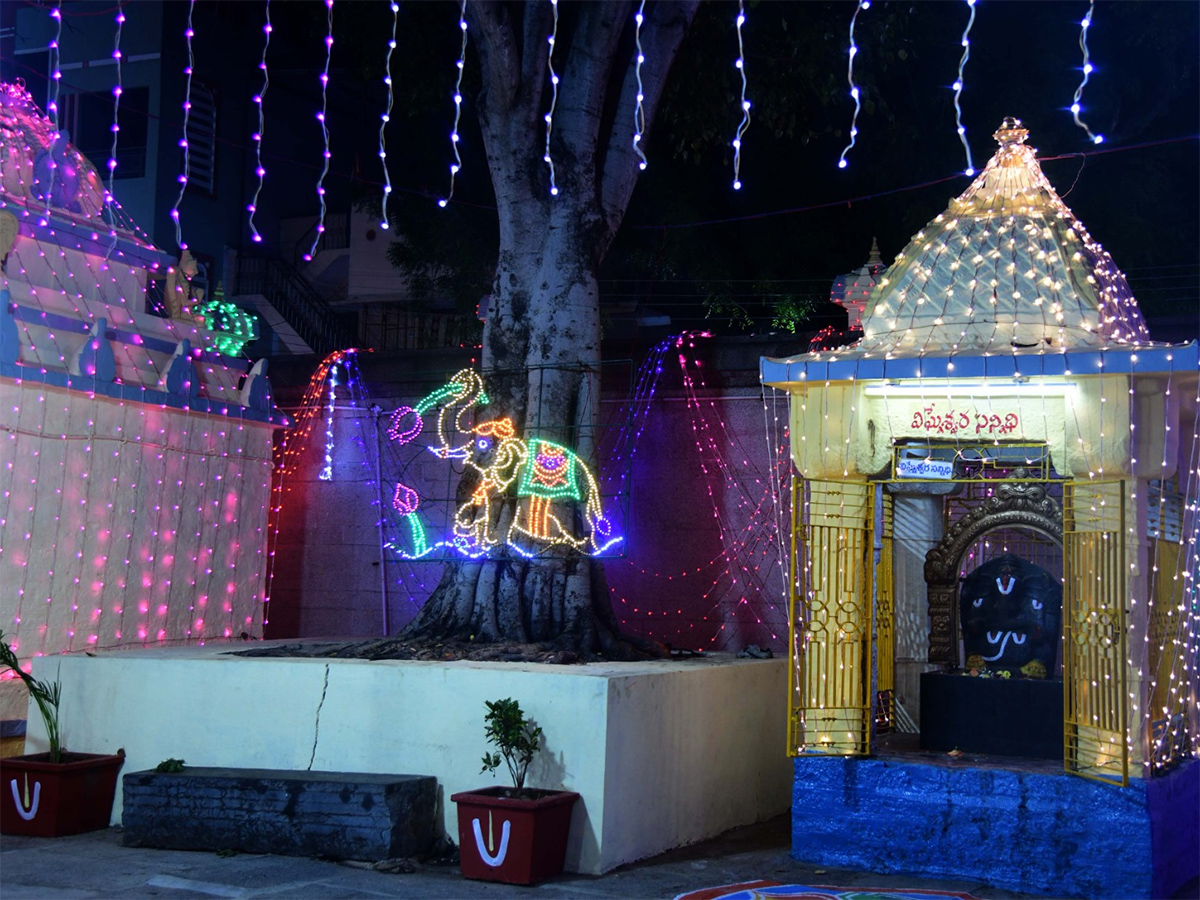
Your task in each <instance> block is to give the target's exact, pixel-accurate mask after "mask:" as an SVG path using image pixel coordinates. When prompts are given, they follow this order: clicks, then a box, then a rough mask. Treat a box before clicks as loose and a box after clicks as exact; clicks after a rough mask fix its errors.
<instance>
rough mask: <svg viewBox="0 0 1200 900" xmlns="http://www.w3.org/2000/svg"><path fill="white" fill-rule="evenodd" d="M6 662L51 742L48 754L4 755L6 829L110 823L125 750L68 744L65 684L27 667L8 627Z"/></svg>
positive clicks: (39, 832) (0, 805)
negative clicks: (61, 708)
mask: <svg viewBox="0 0 1200 900" xmlns="http://www.w3.org/2000/svg"><path fill="white" fill-rule="evenodd" d="M0 666H3V667H7V668H9V669H12V670H13V672H14V673H16V675H17V676H18V677H20V679H21V680H22V681H24V682H25V686H26V687H27V688H28V689H29V696H30V697H31V698H32V699H33V702H34V704H35V705H36V706H37V710H38V713H39V714H40V715H41V717H42V723H43V724H44V725H45V727H46V738H47V741H48V743H49V745H50V749H49V750H48V751H47V752H45V753H29V754H26V755H25V756H10V757H6V758H3V759H0V834H24V835H34V836H37V837H59V836H61V835H66V834H79V833H80V832H83V831H95V830H96V829H98V828H107V827H108V822H109V818H110V817H111V816H112V804H113V796H114V794H115V793H116V789H117V772H118V771H119V770H120V768H121V765H122V763H124V762H125V751H124V750H118V751H117V752H116V754H100V753H70V752H68V751H67V750H65V749H63V746H62V736H61V732H60V730H59V722H58V705H59V701H60V699H61V695H62V686H61V685H60V684H59V682H57V681H52V682H47V681H42V680H40V679H37V678H34V677H33V676H32V675H30V674H29V673H28V672H26V671H25V670H24V669H22V668H21V665H20V661H19V660H18V659H17V655H16V653H15V652H14V651H13V649H12V646H11V645H10V644H9V643H8V641H7V640H6V639H5V637H4V632H3V631H0Z"/></svg>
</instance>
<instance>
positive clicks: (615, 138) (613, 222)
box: [600, 0, 699, 256]
mask: <svg viewBox="0 0 1200 900" xmlns="http://www.w3.org/2000/svg"><path fill="white" fill-rule="evenodd" d="M698 6H699V0H663V2H659V3H656V4H655V5H654V6H651V7H648V12H647V14H646V21H645V22H644V23H643V24H642V48H643V53H644V55H645V57H646V62H645V63H643V65H642V95H643V98H644V99H643V101H642V110H643V112H644V113H645V118H646V131H645V132H644V133H643V135H642V145H643V146H645V143H646V134H648V133H649V132H650V130H651V128H652V127H653V123H654V119H655V114H656V113H657V111H658V104H659V101H660V100H661V99H662V94H663V88H664V87H665V85H666V82H667V75H668V73H669V72H670V71H671V66H672V64H673V63H674V61H675V55H676V54H677V53H678V52H679V46H680V44H682V43H683V38H684V35H686V34H687V30H688V28H689V27H690V26H691V24H692V19H693V18H694V17H695V15H696V8H697V7H698ZM636 103H637V57H636V54H634V56H633V57H632V58H631V59H630V63H629V69H628V70H627V71H626V73H625V81H624V83H623V84H622V86H621V97H620V104H621V109H623V110H630V111H632V110H633V109H634V107H635V105H636ZM631 117H632V112H630V117H619V118H618V120H617V121H616V122H614V123H613V129H612V132H611V134H610V135H609V138H608V148H607V152H606V153H605V157H604V171H603V173H601V180H600V205H601V209H602V211H603V214H604V218H605V221H606V223H607V224H608V228H609V234H610V235H615V234H616V233H617V228H619V227H620V225H621V220H622V218H624V216H625V210H626V209H627V208H628V206H629V198H630V197H631V196H632V195H633V188H634V186H635V184H636V183H637V172H638V163H639V162H640V160H639V158H638V156H637V154H636V153H634V152H633V129H632V126H631V121H632V118H631ZM601 256H603V254H601Z"/></svg>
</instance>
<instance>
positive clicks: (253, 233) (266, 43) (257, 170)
mask: <svg viewBox="0 0 1200 900" xmlns="http://www.w3.org/2000/svg"><path fill="white" fill-rule="evenodd" d="M266 5H267V9H266V21H265V22H264V23H263V35H264V36H265V37H264V40H263V51H262V59H261V60H260V61H259V63H258V68H259V69H260V70H261V71H262V73H263V80H262V87H261V88H260V89H259V92H258V93H257V94H255V95H254V96H253V97H251V98H250V99H251V100H252V101H253V103H254V105H255V106H256V107H257V109H258V131H256V132H254V133H253V134H252V135H250V138H251V140H253V141H254V174H255V175H256V176H257V177H258V186H257V187H255V189H254V197H253V198H251V200H250V205H249V206H247V207H246V209H247V210H249V211H250V238H251V240H253V241H254V243H256V244H261V243H262V235H261V234H259V233H258V229H257V228H255V227H254V214H255V213H256V212H258V195H259V194H261V193H262V189H263V179H264V178H265V177H266V175H267V170H266V169H265V168H264V167H263V163H262V139H263V134H264V133H266V130H267V129H266V120H265V119H264V118H263V99H264V98H265V97H266V96H267V88H269V87H270V86H271V77H270V75H269V74H268V72H267V49H268V48H269V47H270V46H271V31H272V28H271V0H267V4H266Z"/></svg>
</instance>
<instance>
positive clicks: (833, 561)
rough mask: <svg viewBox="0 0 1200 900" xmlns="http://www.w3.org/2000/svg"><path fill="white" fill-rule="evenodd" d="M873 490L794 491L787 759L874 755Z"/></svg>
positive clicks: (806, 484) (816, 485) (821, 484)
mask: <svg viewBox="0 0 1200 900" xmlns="http://www.w3.org/2000/svg"><path fill="white" fill-rule="evenodd" d="M874 494H875V492H874V485H872V484H869V483H867V482H836V481H804V480H802V479H799V478H797V479H795V480H794V481H793V485H792V541H793V547H792V565H791V572H790V575H791V577H790V579H789V582H790V586H791V589H790V594H791V600H790V604H791V610H790V616H789V619H790V621H791V634H790V654H791V673H792V689H791V691H790V692H789V709H788V751H789V753H791V754H792V755H795V754H799V753H825V754H831V755H857V754H866V753H868V752H869V751H870V740H871V655H872V631H873V629H874V617H873V611H872V602H871V588H872V585H871V576H872V571H873V569H874V543H873V535H872V521H873V515H872V512H873V498H874Z"/></svg>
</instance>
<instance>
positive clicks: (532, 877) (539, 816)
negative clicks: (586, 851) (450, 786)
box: [450, 698, 579, 884]
mask: <svg viewBox="0 0 1200 900" xmlns="http://www.w3.org/2000/svg"><path fill="white" fill-rule="evenodd" d="M485 704H486V706H487V713H486V714H485V715H484V734H485V736H486V737H487V739H488V742H489V743H491V744H492V745H494V746H495V747H496V749H497V751H498V752H493V753H485V754H484V755H483V768H482V769H481V770H480V771H481V772H495V771H496V769H498V768H499V767H500V764H501V763H502V762H503V763H504V764H506V765H507V767H508V772H509V775H511V776H512V782H513V786H512V787H511V788H508V787H493V788H481V789H480V790H477V791H462V792H461V793H458V794H454V795H453V796H451V797H450V799H451V800H453V801H454V802H455V803H457V804H458V847H459V857H460V860H461V861H460V866H461V868H462V873H463V875H465V876H466V877H467V878H478V879H481V880H484V881H504V882H507V883H509V884H533V883H535V882H538V881H542V880H544V879H546V878H552V877H553V876H555V875H558V874H561V872H562V869H563V862H564V860H565V859H566V855H567V835H568V832H569V830H570V825H571V811H572V810H573V809H574V806H575V801H576V800H578V799H579V795H578V794H576V793H574V792H573V791H545V790H538V789H536V788H527V787H525V773H526V771H527V770H528V769H529V763H530V762H531V761H532V760H533V757H534V754H535V753H537V752H538V750H540V749H541V738H542V729H541V728H537V727H535V726H534V724H533V723H532V722H530V721H527V720H526V718H525V713H524V712H523V711H522V710H521V705H520V704H519V703H517V701H516V700H513V699H511V698H507V699H504V700H495V701H492V700H488V701H485Z"/></svg>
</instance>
